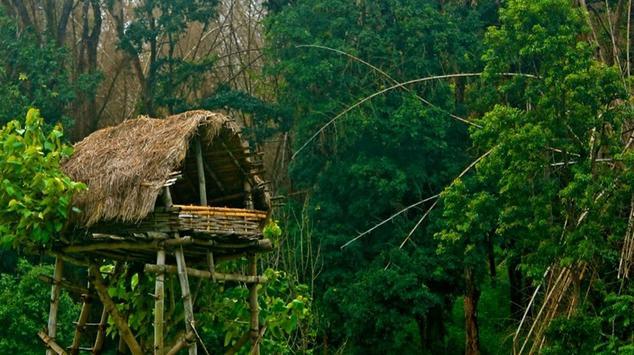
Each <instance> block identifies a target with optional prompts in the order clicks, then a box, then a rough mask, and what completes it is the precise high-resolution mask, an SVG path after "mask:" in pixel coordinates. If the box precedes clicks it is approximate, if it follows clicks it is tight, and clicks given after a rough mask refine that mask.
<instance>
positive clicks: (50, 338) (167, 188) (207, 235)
mask: <svg viewBox="0 0 634 355" xmlns="http://www.w3.org/2000/svg"><path fill="white" fill-rule="evenodd" d="M259 159H260V155H259V154H252V153H251V151H250V149H249V145H248V143H247V142H246V141H244V140H243V139H242V137H241V136H240V129H239V127H238V125H237V124H236V123H235V122H233V121H232V120H230V119H229V118H228V117H226V116H225V115H223V114H220V113H212V112H208V111H190V112H185V113H182V114H179V115H175V116H171V117H168V118H166V119H153V118H148V117H140V118H138V119H135V120H129V121H125V122H123V123H121V124H120V125H118V126H114V127H110V128H105V129H102V130H99V131H97V132H95V133H93V134H92V135H90V136H88V137H87V138H86V139H84V140H83V141H81V142H79V143H78V144H76V145H75V153H74V155H73V156H72V157H71V158H70V159H69V160H68V161H66V162H64V163H63V166H62V167H63V169H64V171H65V172H66V173H67V174H68V175H69V176H70V177H71V178H73V179H74V180H76V181H81V182H84V183H85V184H86V185H87V187H88V189H87V190H86V191H84V192H82V193H80V194H78V195H76V196H75V197H74V199H73V205H74V206H75V207H77V208H78V209H79V210H80V211H81V212H80V213H75V214H73V215H72V216H71V217H70V219H69V224H68V228H67V229H66V231H67V232H66V234H65V235H64V236H63V237H62V238H58V239H56V241H55V243H54V245H53V250H52V254H53V255H55V256H56V258H57V267H56V273H55V275H54V277H53V278H50V277H43V278H42V279H43V280H44V281H46V282H49V283H51V284H52V297H51V309H50V316H49V319H50V320H49V324H48V333H43V334H40V337H41V339H42V340H43V341H44V343H45V344H46V345H47V348H48V349H49V352H52V353H59V352H58V351H59V349H60V348H59V346H58V345H57V344H56V343H55V339H54V338H55V334H56V319H57V308H58V302H57V299H58V296H57V295H58V294H59V289H60V288H69V289H71V291H75V292H78V291H80V292H81V291H84V290H87V289H86V288H84V287H81V286H76V285H69V283H68V282H66V281H64V280H63V276H62V274H61V273H62V263H63V262H64V261H66V262H73V263H75V264H78V265H81V266H87V267H88V268H89V270H90V272H89V275H90V281H91V285H92V286H91V287H94V290H95V291H96V292H95V294H96V296H98V299H99V300H100V301H101V303H102V304H103V312H102V315H101V318H100V319H99V320H98V322H93V323H91V322H90V320H89V309H90V308H89V307H90V303H89V302H88V298H86V300H87V301H86V302H85V303H84V305H83V307H82V313H81V315H80V316H79V320H78V321H77V322H76V333H75V337H74V338H73V344H72V345H71V346H70V347H69V349H70V352H71V353H77V352H78V351H79V350H81V349H88V348H87V347H82V340H83V339H82V338H83V337H85V336H86V332H85V330H86V326H87V325H89V324H97V325H99V329H98V332H97V339H96V340H94V343H93V344H94V345H92V344H91V347H90V349H91V351H92V352H93V353H99V352H101V351H103V350H104V349H103V347H104V344H105V343H106V342H104V337H103V331H104V329H103V328H104V326H103V325H105V324H106V323H107V321H108V318H110V319H111V320H112V322H111V324H115V326H116V328H117V329H118V330H119V334H120V338H121V341H120V344H121V345H127V347H128V348H129V350H130V351H131V352H132V353H133V354H138V353H143V352H147V351H152V352H153V353H155V354H161V355H162V354H165V353H176V352H178V350H180V349H182V348H187V349H188V352H189V354H192V355H193V354H197V351H198V350H197V349H198V345H199V344H198V343H199V342H200V337H199V336H198V334H197V332H196V325H197V322H196V320H195V314H194V310H195V307H194V305H193V303H194V300H195V296H194V297H193V296H192V293H191V291H190V287H189V278H188V276H190V277H197V278H203V279H209V280H210V281H211V282H214V281H222V282H225V281H230V282H236V283H242V284H248V285H249V289H250V295H249V299H250V301H249V302H250V304H251V312H252V316H251V325H252V326H253V325H255V326H258V321H257V318H258V305H257V287H255V286H256V285H257V284H258V283H263V282H266V278H265V277H263V276H259V275H257V268H256V263H255V254H256V253H261V252H266V251H269V250H272V243H271V241H270V240H268V239H265V238H264V237H263V235H262V228H263V226H264V224H265V222H266V220H267V218H268V210H269V207H270V198H269V195H268V192H267V191H266V183H265V182H264V180H262V179H261V178H260V176H259V175H258V174H259V173H260V172H261V171H260V167H261V165H262V164H261V162H260V161H259ZM246 255H248V256H249V260H250V263H249V268H248V269H249V270H248V275H242V274H239V273H222V272H218V271H217V270H216V264H217V263H221V262H222V261H223V260H228V259H232V258H236V257H240V256H246ZM104 259H110V260H113V261H118V262H128V263H130V262H131V263H137V264H140V265H143V268H144V270H145V272H148V273H153V274H155V275H156V276H157V277H156V285H155V294H154V295H150V296H151V297H153V299H154V307H155V311H154V328H155V329H154V339H153V342H152V344H151V345H148V344H145V345H144V344H142V343H141V342H139V340H138V339H137V338H136V337H135V335H134V334H133V329H131V327H130V326H129V324H128V323H127V317H129V316H130V315H129V314H127V315H124V314H122V313H121V312H120V311H118V310H117V307H115V304H114V303H113V300H112V299H111V298H110V296H109V295H108V292H107V290H106V287H107V286H106V285H107V277H106V278H104V277H103V275H102V274H101V272H100V271H99V265H98V264H97V263H96V262H95V261H96V260H104ZM169 275H176V278H177V279H178V283H177V284H178V285H180V289H181V295H182V299H183V302H184V306H185V307H184V310H185V317H184V319H185V324H184V326H183V329H184V333H183V334H185V335H184V336H182V337H181V338H178V339H164V336H165V335H166V334H168V333H169V332H168V331H167V330H165V329H163V328H164V327H165V320H164V319H163V318H164V314H165V311H166V310H165V308H166V303H165V300H164V298H165V294H166V288H168V287H169V286H170V285H171V283H168V282H166V278H167V277H169ZM86 293H87V292H86ZM96 301H97V300H96V299H95V300H93V304H94V303H95V302H96ZM257 331H258V329H256V332H257ZM253 334H254V335H252V348H253V351H254V353H258V351H257V348H258V347H259V345H258V344H259V343H258V337H257V336H256V335H255V334H256V333H253ZM121 345H120V346H121ZM200 345H202V346H203V349H204V344H200ZM145 346H147V347H145ZM150 348H151V350H150Z"/></svg>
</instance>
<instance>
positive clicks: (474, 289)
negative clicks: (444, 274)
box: [464, 267, 480, 355]
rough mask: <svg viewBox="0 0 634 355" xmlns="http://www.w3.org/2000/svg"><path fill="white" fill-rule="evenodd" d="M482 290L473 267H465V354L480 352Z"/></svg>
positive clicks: (477, 353) (474, 354) (473, 354)
mask: <svg viewBox="0 0 634 355" xmlns="http://www.w3.org/2000/svg"><path fill="white" fill-rule="evenodd" d="M479 298H480V290H479V289H478V286H477V284H476V280H475V275H474V270H473V268H469V267H466V268H465V295H464V318H465V354H466V355H479V354H480V335H479V332H478V315H477V309H478V300H479Z"/></svg>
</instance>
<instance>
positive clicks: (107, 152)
mask: <svg viewBox="0 0 634 355" xmlns="http://www.w3.org/2000/svg"><path fill="white" fill-rule="evenodd" d="M227 131H228V132H227ZM239 131H240V129H239V127H238V125H237V124H236V123H234V122H233V121H231V120H230V119H229V118H228V117H226V116H224V115H222V114H219V113H213V112H209V111H189V112H185V113H182V114H179V115H174V116H170V117H168V118H166V119H154V118H149V117H139V118H137V119H134V120H128V121H124V122H123V123H121V124H119V125H117V126H114V127H109V128H104V129H101V130H99V131H97V132H94V133H93V134H91V135H90V136H88V137H86V138H85V139H84V140H82V141H81V142H79V143H77V144H76V145H75V153H74V154H73V156H72V157H71V158H70V159H69V160H68V161H66V162H64V163H63V164H62V168H63V170H64V171H65V172H66V174H68V175H69V176H70V177H71V178H72V179H74V180H75V181H81V182H84V183H86V185H87V186H88V190H87V191H85V192H82V193H80V194H78V195H76V196H75V197H74V198H73V205H74V206H76V207H78V208H79V209H81V211H82V212H81V213H80V214H79V215H78V217H76V218H75V219H76V220H75V221H74V222H76V223H78V224H81V225H84V226H90V225H92V224H94V223H96V222H98V221H109V220H116V221H119V222H135V221H138V220H140V219H142V218H144V217H146V216H147V215H148V214H149V213H150V212H151V211H152V210H153V209H154V205H155V203H156V199H157V197H158V196H159V194H160V190H161V187H162V186H163V185H164V184H165V182H166V181H167V180H168V178H169V175H170V173H171V172H173V171H175V170H178V169H179V167H180V166H181V165H182V163H183V161H184V159H185V156H186V153H187V149H188V147H189V144H190V140H191V139H192V138H193V137H194V136H195V135H200V136H202V137H203V141H206V142H211V141H213V139H214V138H215V137H218V136H219V135H220V134H221V133H230V134H232V135H238V134H239ZM236 141H239V140H236ZM203 149H205V147H203ZM77 219H78V220H77Z"/></svg>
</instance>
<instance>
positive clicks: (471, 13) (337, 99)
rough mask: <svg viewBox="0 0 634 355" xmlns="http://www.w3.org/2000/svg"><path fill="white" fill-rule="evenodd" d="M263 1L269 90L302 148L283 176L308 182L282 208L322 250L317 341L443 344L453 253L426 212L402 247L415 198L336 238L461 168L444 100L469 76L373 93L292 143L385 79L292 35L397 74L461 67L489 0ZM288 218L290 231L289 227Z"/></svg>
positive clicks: (474, 61) (474, 51)
mask: <svg viewBox="0 0 634 355" xmlns="http://www.w3.org/2000/svg"><path fill="white" fill-rule="evenodd" d="M269 8H270V9H271V10H272V13H271V14H270V16H269V18H268V20H267V21H268V22H267V31H268V36H269V37H268V39H269V43H270V45H269V47H270V48H271V49H270V52H269V56H270V58H271V65H270V66H269V71H270V73H271V74H272V75H274V76H275V77H276V78H278V79H279V81H280V82H281V84H280V94H279V95H280V96H279V99H278V103H279V104H280V106H284V107H288V108H290V109H291V110H292V112H291V115H290V117H289V118H290V119H291V122H288V123H287V124H286V126H288V127H292V128H291V130H292V132H293V137H294V139H295V148H296V149H303V150H302V151H301V152H299V154H298V155H297V156H296V157H295V158H294V160H293V164H292V166H291V177H292V182H293V189H295V190H299V191H304V190H305V191H308V195H307V196H306V200H305V201H299V202H298V203H297V204H296V205H294V206H291V207H290V208H291V209H294V210H295V211H299V210H300V209H301V208H304V209H305V210H306V211H307V215H308V218H309V219H310V222H311V225H312V228H313V236H312V243H314V245H313V247H312V250H319V253H320V256H321V259H320V262H321V263H322V264H320V268H321V269H323V270H322V271H321V272H320V273H319V277H318V278H317V279H316V280H315V293H316V295H317V297H316V302H317V305H318V306H317V307H318V309H319V316H320V318H319V325H320V332H321V336H322V338H323V342H324V343H326V344H327V345H328V346H330V347H338V346H341V345H343V344H347V346H348V348H347V349H349V350H350V351H354V352H356V353H367V352H371V353H374V352H397V351H405V352H420V351H421V349H425V350H426V351H436V352H438V351H443V350H442V349H445V344H444V337H443V336H444V333H445V330H444V322H445V320H446V317H447V312H448V306H447V305H448V304H450V303H451V302H450V300H451V299H452V297H453V295H455V293H456V292H457V291H458V289H457V288H458V286H457V279H458V275H459V274H460V273H461V271H460V269H455V268H453V267H452V266H451V262H450V259H451V258H452V257H451V256H448V255H443V256H438V255H437V254H436V242H435V241H434V240H433V238H431V233H429V232H427V231H426V224H423V226H421V227H420V228H418V230H417V232H416V233H415V236H414V238H413V239H414V240H415V245H416V247H415V248H410V245H408V246H407V247H406V249H405V250H404V251H399V244H400V243H401V241H402V240H403V238H404V237H405V236H406V235H407V234H408V232H409V231H410V230H411V229H412V228H413V227H414V225H415V224H416V222H417V221H418V219H419V218H420V217H421V214H422V213H423V212H424V210H417V211H416V212H414V211H413V210H412V211H410V212H409V213H407V214H404V215H403V216H402V218H399V219H398V220H397V221H396V222H397V223H395V224H388V225H384V226H383V227H381V228H380V229H379V230H377V231H376V232H375V233H373V234H371V235H368V236H366V237H365V238H363V239H361V240H359V241H358V242H356V243H354V244H351V245H350V246H349V247H347V248H345V249H344V250H341V249H340V247H341V246H342V245H343V244H344V243H345V242H347V241H348V240H350V239H351V238H353V237H354V236H355V235H356V234H358V232H359V231H362V230H365V229H367V228H369V227H371V226H372V225H373V224H374V223H375V222H376V221H377V220H379V221H380V220H381V219H383V218H386V217H388V216H389V215H390V214H391V213H392V212H393V211H395V210H399V209H401V208H402V207H403V206H407V205H410V204H411V203H413V202H416V201H419V200H422V199H423V198H426V197H429V196H432V195H434V194H436V193H438V191H439V190H441V189H442V187H443V186H444V185H445V184H447V183H448V182H449V181H450V180H451V178H452V177H453V176H455V175H456V174H457V173H458V172H459V170H460V169H461V168H463V167H464V163H465V154H464V148H465V143H466V140H467V139H466V129H465V127H464V124H463V123H460V122H458V121H456V120H454V119H453V118H452V117H451V116H450V115H449V114H448V112H455V113H457V114H464V113H465V112H466V103H465V101H464V95H465V90H466V81H464V80H453V81H449V82H447V81H444V82H440V81H431V82H428V83H426V84H421V85H417V86H412V87H411V88H408V89H407V90H405V91H401V92H397V91H393V92H390V93H387V94H385V95H382V96H378V97H376V98H374V99H373V100H372V101H371V102H369V103H366V104H365V105H363V106H361V107H359V108H357V109H355V110H353V111H351V112H348V113H347V114H346V115H345V116H343V117H341V118H340V120H339V121H337V123H336V124H335V125H331V126H330V127H329V128H328V129H325V130H324V131H323V132H322V134H320V136H319V139H318V141H317V142H313V143H312V144H310V145H308V146H306V147H305V148H303V145H304V143H305V142H307V141H308V140H309V138H310V137H311V136H312V135H313V134H314V133H315V132H317V131H318V130H319V129H320V127H321V126H322V125H324V124H325V123H326V122H327V121H328V120H329V119H331V118H332V117H334V116H335V115H337V113H339V112H341V111H343V110H344V109H345V107H346V106H347V105H350V104H352V103H354V102H356V101H357V100H359V99H360V98H363V97H365V96H368V95H370V94H372V93H374V92H376V91H378V90H381V89H384V88H386V87H388V86H391V85H393V84H394V82H393V81H392V79H390V78H388V77H385V76H384V75H382V74H380V73H379V72H378V71H376V70H374V69H372V68H370V67H368V66H367V65H364V64H362V63H360V62H359V61H356V60H354V59H351V58H350V57H349V56H345V55H341V54H340V53H335V52H333V51H332V50H325V49H324V48H323V47H321V48H317V47H314V46H313V47H301V45H318V46H325V47H329V48H333V49H336V50H339V51H343V52H345V53H348V54H349V55H351V56H356V57H358V58H361V59H362V60H364V61H367V62H369V63H371V64H373V65H375V66H377V67H378V68H380V69H381V70H382V71H384V72H385V73H388V74H389V75H390V76H391V77H392V78H394V80H396V81H405V80H407V79H413V78H418V77H422V76H432V75H439V74H444V73H448V72H449V73H455V72H462V71H465V72H466V71H471V70H474V69H476V68H477V67H478V63H479V61H478V58H479V56H480V54H479V53H480V48H481V47H480V46H481V40H480V38H481V35H482V32H483V31H484V28H485V26H486V25H487V20H486V19H487V18H490V15H491V9H494V5H493V2H482V3H481V4H480V5H479V6H476V7H471V6H464V5H461V4H459V3H458V2H455V4H454V3H453V2H451V3H445V4H443V2H440V1H423V2H420V1H382V2H366V1H360V2H350V1H339V0H329V1H292V2H290V5H288V4H285V3H284V2H277V1H276V2H269ZM467 28H468V30H467ZM298 46H300V47H298ZM421 97H422V98H424V99H425V100H427V101H429V102H431V103H432V105H429V104H425V103H423V102H421V99H420V98H421ZM421 207H426V206H424V205H423V206H421ZM292 231H293V228H291V234H289V236H288V238H294V237H296V238H299V237H300V234H299V233H298V234H295V235H294V234H292ZM300 245H301V243H300ZM411 245H414V243H412V244H411ZM306 249H308V248H304V249H301V248H300V249H298V251H297V252H298V253H300V252H301V251H302V250H306ZM386 265H388V267H387V268H386ZM386 338H388V339H394V341H390V342H386V341H384V339H386Z"/></svg>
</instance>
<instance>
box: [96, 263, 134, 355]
mask: <svg viewBox="0 0 634 355" xmlns="http://www.w3.org/2000/svg"><path fill="white" fill-rule="evenodd" d="M88 274H89V276H90V277H91V281H92V284H93V285H94V286H95V290H97V294H98V295H99V299H100V300H101V303H103V305H104V307H105V308H106V310H107V312H108V313H109V314H110V316H111V317H112V320H113V321H114V324H115V325H116V326H117V329H119V335H120V336H121V338H122V339H123V341H124V342H125V343H126V344H127V345H128V348H129V349H130V352H132V355H143V350H141V346H140V345H139V343H138V342H137V341H136V338H135V337H134V334H133V333H132V331H131V330H130V326H129V325H128V322H127V321H126V320H125V319H124V318H123V315H121V313H120V312H119V310H118V309H117V306H116V305H115V303H114V301H113V300H112V298H110V295H109V294H108V288H107V287H106V285H105V283H104V280H103V277H102V276H101V272H100V271H99V268H98V267H97V265H91V266H90V267H89V268H88Z"/></svg>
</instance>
